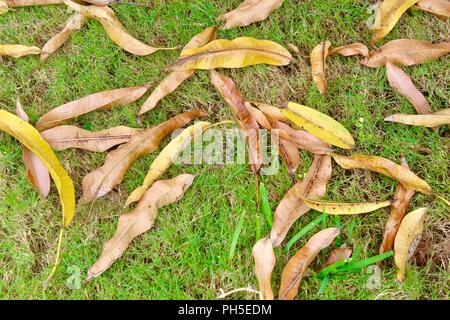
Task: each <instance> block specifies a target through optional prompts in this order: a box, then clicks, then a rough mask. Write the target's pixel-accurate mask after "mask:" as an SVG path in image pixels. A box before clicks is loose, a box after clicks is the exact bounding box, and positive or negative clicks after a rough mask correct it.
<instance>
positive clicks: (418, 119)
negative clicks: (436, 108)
mask: <svg viewBox="0 0 450 320" xmlns="http://www.w3.org/2000/svg"><path fill="white" fill-rule="evenodd" d="M446 110H447V111H450V109H446ZM384 121H388V122H397V123H403V124H406V125H409V126H422V127H428V128H433V127H437V126H442V125H444V124H450V112H449V113H448V114H445V113H442V111H441V114H439V113H432V114H393V115H392V116H389V117H386V118H384Z"/></svg>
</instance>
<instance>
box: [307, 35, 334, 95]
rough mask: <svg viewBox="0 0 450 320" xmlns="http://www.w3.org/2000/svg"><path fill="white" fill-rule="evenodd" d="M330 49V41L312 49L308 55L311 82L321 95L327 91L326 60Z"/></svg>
mask: <svg viewBox="0 0 450 320" xmlns="http://www.w3.org/2000/svg"><path fill="white" fill-rule="evenodd" d="M330 47H331V42H330V41H323V42H321V43H319V44H318V45H317V46H315V47H314V49H313V50H312V51H311V55H310V59H311V71H312V76H313V80H314V82H315V84H316V86H317V89H319V92H320V93H321V94H322V95H324V94H325V91H326V90H327V77H326V72H327V63H326V60H327V57H328V50H329V49H330Z"/></svg>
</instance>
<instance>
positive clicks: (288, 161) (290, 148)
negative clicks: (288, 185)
mask: <svg viewBox="0 0 450 320" xmlns="http://www.w3.org/2000/svg"><path fill="white" fill-rule="evenodd" d="M271 136H272V141H276V140H277V139H278V153H279V155H280V156H281V159H283V162H284V164H285V165H286V170H287V172H288V173H289V175H290V176H291V177H292V178H293V179H295V173H296V171H297V169H298V166H299V165H300V162H301V158H300V153H299V151H298V147H297V145H295V143H292V142H291V141H289V140H285V139H283V138H281V137H279V134H278V133H276V132H275V131H271Z"/></svg>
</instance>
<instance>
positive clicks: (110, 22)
mask: <svg viewBox="0 0 450 320" xmlns="http://www.w3.org/2000/svg"><path fill="white" fill-rule="evenodd" d="M64 3H65V4H66V5H67V6H69V8H71V9H73V10H75V11H77V12H79V13H81V14H83V15H85V16H87V17H89V18H94V19H95V20H97V21H98V22H100V23H101V25H102V26H103V28H104V29H105V31H106V33H107V34H108V36H109V37H110V38H111V40H112V41H113V42H114V43H116V44H117V45H118V46H119V47H121V48H122V49H124V50H125V51H128V52H130V53H132V54H135V55H138V56H146V55H150V54H152V53H154V52H156V51H158V50H168V49H174V48H166V49H165V48H155V47H151V46H149V45H147V44H145V43H143V42H142V41H140V40H138V39H136V38H134V37H133V36H132V35H130V34H129V33H128V32H127V31H126V30H125V27H124V26H123V25H122V23H121V22H120V21H119V19H118V18H117V17H116V15H115V13H114V11H113V10H112V9H111V8H109V7H98V6H94V5H92V6H83V5H79V4H77V3H75V2H73V1H70V0H64Z"/></svg>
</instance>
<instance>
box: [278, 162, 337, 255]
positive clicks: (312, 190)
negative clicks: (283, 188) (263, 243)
mask: <svg viewBox="0 0 450 320" xmlns="http://www.w3.org/2000/svg"><path fill="white" fill-rule="evenodd" d="M331 169H332V167H331V157H330V156H327V155H315V156H314V161H313V163H312V164H311V167H310V168H309V170H308V173H307V174H306V176H305V177H304V178H303V179H302V181H300V182H297V183H296V184H295V185H294V186H293V187H292V188H291V189H290V190H289V191H288V192H287V193H286V195H285V196H284V198H283V199H282V200H281V202H280V204H279V205H278V207H277V208H276V209H275V214H274V217H273V224H272V230H271V232H270V239H271V240H272V243H273V246H274V247H277V246H279V245H280V244H281V242H282V241H283V240H284V238H285V237H286V234H287V233H288V231H289V229H290V228H291V227H292V225H293V224H294V222H295V221H297V220H298V218H300V217H301V216H302V215H304V214H305V213H307V212H308V211H309V210H310V209H309V207H308V206H307V205H306V204H305V203H304V202H303V200H302V199H301V197H300V196H303V197H305V198H311V199H320V198H321V197H322V196H323V195H324V194H325V191H326V187H327V183H328V180H330V178H331Z"/></svg>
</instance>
